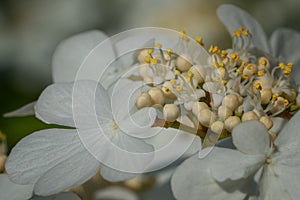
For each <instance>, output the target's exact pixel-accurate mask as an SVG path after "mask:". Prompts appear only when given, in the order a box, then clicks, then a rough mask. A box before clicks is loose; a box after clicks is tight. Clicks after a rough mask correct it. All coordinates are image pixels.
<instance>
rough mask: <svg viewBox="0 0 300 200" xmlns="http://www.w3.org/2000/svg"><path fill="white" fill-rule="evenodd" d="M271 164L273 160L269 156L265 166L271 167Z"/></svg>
mask: <svg viewBox="0 0 300 200" xmlns="http://www.w3.org/2000/svg"><path fill="white" fill-rule="evenodd" d="M271 163H272V158H271V157H269V156H268V157H267V158H266V160H265V164H267V165H269V164H271Z"/></svg>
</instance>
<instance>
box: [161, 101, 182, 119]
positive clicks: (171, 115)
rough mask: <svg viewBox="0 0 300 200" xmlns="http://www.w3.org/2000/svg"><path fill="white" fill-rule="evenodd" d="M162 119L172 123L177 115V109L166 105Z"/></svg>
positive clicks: (171, 105)
mask: <svg viewBox="0 0 300 200" xmlns="http://www.w3.org/2000/svg"><path fill="white" fill-rule="evenodd" d="M163 114H164V119H165V120H166V121H168V122H174V121H175V120H176V119H177V118H178V116H179V114H180V111H179V108H178V106H176V105H175V104H166V105H165V106H164V109H163Z"/></svg>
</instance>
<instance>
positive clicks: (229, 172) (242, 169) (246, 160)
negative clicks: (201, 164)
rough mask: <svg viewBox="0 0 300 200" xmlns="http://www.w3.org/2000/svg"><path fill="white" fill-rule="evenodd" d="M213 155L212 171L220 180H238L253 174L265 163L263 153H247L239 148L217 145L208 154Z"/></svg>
mask: <svg viewBox="0 0 300 200" xmlns="http://www.w3.org/2000/svg"><path fill="white" fill-rule="evenodd" d="M208 156H210V157H213V158H214V160H213V161H212V162H211V171H212V175H213V177H214V178H215V179H216V180H217V181H219V182H224V181H226V180H228V179H229V180H238V179H241V178H248V177H249V176H251V175H253V174H254V173H255V172H256V171H258V169H259V168H260V167H261V166H262V165H263V164H264V160H265V156H263V155H246V154H243V153H241V152H239V151H237V150H232V149H224V148H218V147H215V148H214V149H213V150H212V151H211V153H210V154H209V155H208Z"/></svg>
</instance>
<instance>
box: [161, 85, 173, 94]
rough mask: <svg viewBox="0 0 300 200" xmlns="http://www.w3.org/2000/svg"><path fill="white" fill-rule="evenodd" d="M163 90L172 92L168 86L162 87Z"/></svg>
mask: <svg viewBox="0 0 300 200" xmlns="http://www.w3.org/2000/svg"><path fill="white" fill-rule="evenodd" d="M162 90H163V91H164V92H165V93H170V92H171V89H170V88H169V87H167V86H164V87H162Z"/></svg>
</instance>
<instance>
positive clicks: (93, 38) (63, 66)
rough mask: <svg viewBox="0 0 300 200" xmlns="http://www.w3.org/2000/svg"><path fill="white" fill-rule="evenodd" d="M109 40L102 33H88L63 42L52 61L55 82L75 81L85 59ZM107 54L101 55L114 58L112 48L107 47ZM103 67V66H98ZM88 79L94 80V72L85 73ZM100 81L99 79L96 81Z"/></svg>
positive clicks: (87, 71) (94, 31) (100, 55)
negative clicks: (99, 45) (98, 46)
mask: <svg viewBox="0 0 300 200" xmlns="http://www.w3.org/2000/svg"><path fill="white" fill-rule="evenodd" d="M105 39H107V36H106V35H105V34H103V33H102V32H101V31H96V30H93V31H88V32H85V33H81V34H78V35H75V36H73V37H71V38H68V39H66V40H64V41H63V42H61V43H60V44H59V45H58V47H57V48H56V50H55V52H54V55H53V61H52V76H53V81H54V82H72V81H74V80H75V77H76V74H77V72H78V70H79V67H80V65H81V64H82V62H83V61H84V59H85V57H86V56H87V55H88V54H89V53H90V52H91V51H92V49H94V48H95V47H96V46H97V45H98V44H100V43H101V42H102V41H104V40H105ZM106 47H108V48H106V49H105V50H106V52H105V53H104V54H99V55H98V56H99V57H100V58H99V59H101V58H102V57H105V56H109V57H114V54H113V51H112V47H111V46H108V45H107V46H106ZM97 67H101V66H97ZM85 73H86V74H85V77H86V78H87V79H93V78H94V72H93V71H92V70H86V71H85ZM96 80H98V79H96Z"/></svg>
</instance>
